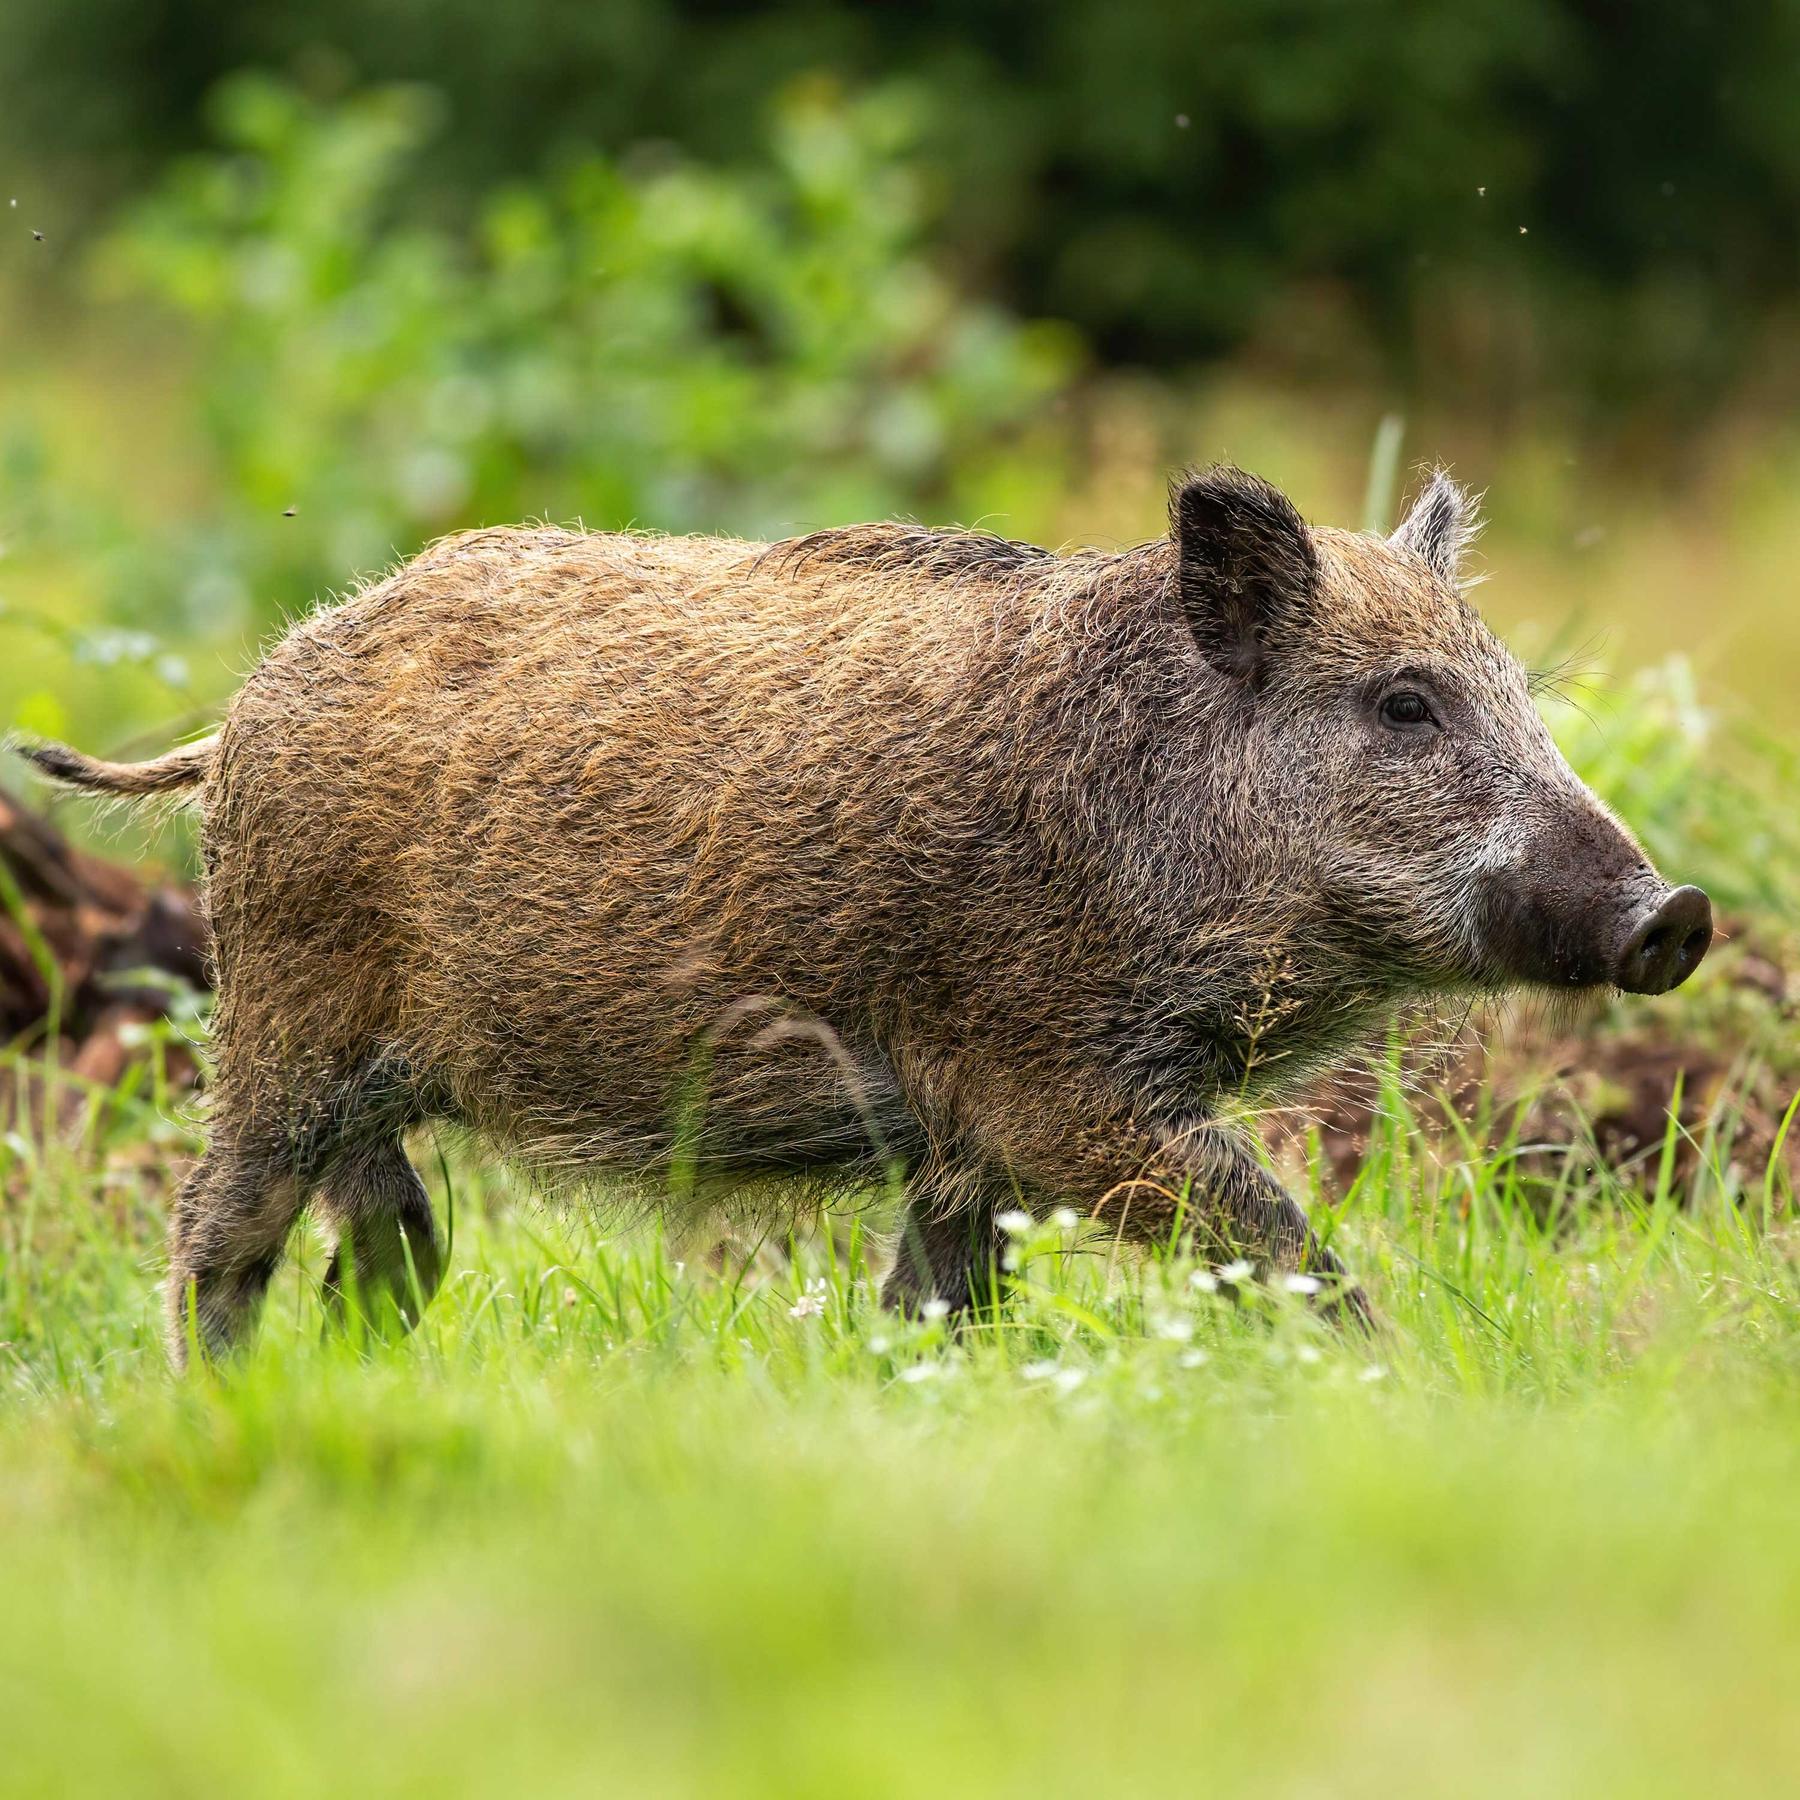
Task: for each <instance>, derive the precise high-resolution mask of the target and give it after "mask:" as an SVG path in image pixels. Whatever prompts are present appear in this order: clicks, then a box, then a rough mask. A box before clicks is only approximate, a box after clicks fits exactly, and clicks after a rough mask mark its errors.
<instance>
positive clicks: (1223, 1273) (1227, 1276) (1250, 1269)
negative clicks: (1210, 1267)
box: [1219, 1256, 1256, 1281]
mask: <svg viewBox="0 0 1800 1800" xmlns="http://www.w3.org/2000/svg"><path fill="white" fill-rule="evenodd" d="M1255 1273H1256V1264H1255V1263H1253V1262H1246V1261H1245V1259H1244V1258H1243V1257H1241V1256H1240V1257H1238V1258H1237V1259H1236V1261H1234V1262H1228V1263H1227V1264H1226V1265H1225V1266H1224V1268H1222V1269H1221V1270H1220V1271H1219V1279H1220V1280H1221V1281H1248V1280H1249V1279H1250V1277H1251V1276H1252V1275H1254V1274H1255Z"/></svg>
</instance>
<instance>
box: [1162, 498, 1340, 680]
mask: <svg viewBox="0 0 1800 1800" xmlns="http://www.w3.org/2000/svg"><path fill="white" fill-rule="evenodd" d="M1169 531H1170V535H1171V536H1172V537H1173V538H1174V540H1175V549H1176V554H1177V559H1178V566H1179V570H1180V588H1181V604H1182V608H1183V610H1184V611H1185V612H1186V614H1187V619H1188V624H1189V625H1190V626H1191V627H1192V628H1193V633H1194V638H1195V641H1196V642H1197V643H1198V644H1199V646H1200V649H1201V652H1202V654H1203V655H1204V656H1205V657H1206V659H1207V661H1209V662H1210V663H1211V664H1212V665H1213V666H1214V667H1215V668H1216V669H1218V670H1219V671H1220V672H1221V673H1222V674H1226V675H1230V676H1232V677H1234V678H1235V679H1237V680H1240V681H1247V682H1249V683H1250V684H1251V685H1252V686H1254V685H1255V684H1257V683H1258V682H1260V681H1261V680H1262V678H1263V676H1264V674H1265V673H1266V672H1267V663H1268V659H1269V656H1270V653H1271V651H1272V649H1274V648H1275V646H1276V645H1277V643H1278V641H1279V639H1280V636H1281V634H1282V632H1283V630H1284V629H1288V630H1291V629H1293V628H1295V627H1297V626H1298V625H1300V624H1301V623H1302V622H1303V621H1304V620H1305V619H1306V617H1307V616H1308V615H1309V614H1310V612H1311V610H1312V598H1313V589H1314V585H1315V584H1316V582H1317V580H1318V575H1319V562H1318V557H1317V555H1316V554H1315V552H1314V550H1313V541H1312V536H1311V534H1310V533H1309V532H1308V531H1307V529H1306V522H1305V520H1303V519H1302V518H1301V517H1300V515H1299V513H1297V512H1296V511H1295V510H1294V503H1293V502H1292V501H1291V500H1289V499H1288V497H1287V495H1285V494H1284V493H1282V492H1281V491H1280V489H1278V488H1273V487H1271V486H1270V485H1269V484H1268V483H1267V482H1266V481H1261V480H1259V479H1258V478H1257V477H1256V476H1254V475H1246V474H1245V473H1244V471H1243V470H1242V469H1233V468H1229V467H1226V466H1224V465H1220V466H1219V467H1217V468H1212V469H1206V470H1202V471H1199V472H1197V473H1196V472H1190V473H1188V474H1186V475H1183V476H1181V477H1179V478H1178V479H1177V480H1176V481H1175V482H1174V483H1173V484H1172V485H1171V487H1170V489H1169Z"/></svg>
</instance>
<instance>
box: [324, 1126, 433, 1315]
mask: <svg viewBox="0 0 1800 1800" xmlns="http://www.w3.org/2000/svg"><path fill="white" fill-rule="evenodd" d="M318 1205H319V1209H320V1210H321V1211H322V1212H323V1213H325V1214H326V1215H327V1217H328V1218H329V1219H330V1220H331V1223H332V1225H333V1226H334V1227H335V1229H336V1231H337V1234H338V1241H337V1246H336V1248H335V1249H334V1250H333V1251H332V1254H331V1265H330V1267H329V1268H328V1269H327V1270H326V1271H325V1284H324V1294H325V1303H326V1306H327V1307H328V1308H329V1310H330V1312H331V1314H332V1316H333V1317H334V1318H336V1319H338V1320H339V1321H342V1320H343V1318H344V1317H345V1315H346V1313H347V1311H348V1310H349V1308H351V1307H352V1306H354V1308H355V1310H356V1312H357V1313H358V1315H359V1316H360V1317H361V1318H362V1320H363V1322H364V1324H365V1325H367V1326H368V1327H369V1328H370V1329H372V1330H374V1331H375V1332H377V1333H379V1334H380V1335H382V1336H388V1335H390V1334H397V1333H399V1332H405V1331H408V1330H410V1329H411V1328H412V1327H413V1326H414V1325H416V1324H417V1323H418V1322H419V1316H420V1314H421V1313H422V1312H423V1310H424V1307H425V1303H426V1302H427V1301H428V1300H429V1299H430V1298H431V1296H432V1293H433V1291H434V1290H435V1289H436V1287H437V1284H438V1279H439V1277H440V1276H441V1274H442V1273H443V1251H442V1248H441V1246H440V1245H439V1242H438V1234H437V1221H436V1220H435V1219H434V1218H433V1217H432V1213H431V1201H430V1199H429V1197H428V1196H427V1195H426V1192H425V1184H424V1183H423V1182H422V1181H420V1179H419V1177H418V1174H417V1173H416V1172H415V1170H414V1169H413V1166H412V1164H411V1163H410V1162H408V1161H407V1160H406V1152H405V1151H404V1150H403V1149H402V1148H401V1147H400V1141H399V1139H398V1138H390V1139H388V1140H387V1141H386V1142H384V1143H380V1144H374V1145H370V1146H366V1147H363V1148H359V1149H356V1150H354V1151H350V1152H347V1153H346V1154H345V1156H344V1158H343V1160H342V1161H341V1162H339V1163H338V1164H337V1166H336V1167H335V1168H333V1169H332V1171H331V1172H330V1173H329V1174H328V1175H327V1176H326V1177H325V1181H324V1184H323V1186H322V1187H321V1189H320V1191H319V1198H318ZM346 1251H348V1252H349V1255H348V1257H346V1254H345V1252H346Z"/></svg>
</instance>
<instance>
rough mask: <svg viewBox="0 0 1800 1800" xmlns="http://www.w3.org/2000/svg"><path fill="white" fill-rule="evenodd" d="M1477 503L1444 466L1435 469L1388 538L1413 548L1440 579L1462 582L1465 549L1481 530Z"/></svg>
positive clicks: (1456, 582) (1458, 584)
mask: <svg viewBox="0 0 1800 1800" xmlns="http://www.w3.org/2000/svg"><path fill="white" fill-rule="evenodd" d="M1477 510H1478V509H1477V503H1476V501H1475V500H1474V499H1472V498H1471V497H1470V496H1469V495H1468V494H1466V493H1465V492H1464V491H1463V490H1462V489H1461V488H1459V487H1458V486H1457V485H1456V483H1455V482H1454V481H1452V480H1451V479H1450V477H1449V476H1448V475H1446V474H1445V473H1444V471H1443V470H1442V469H1434V470H1433V471H1432V474H1431V480H1430V481H1429V482H1428V483H1427V484H1426V486H1425V489H1424V491H1423V492H1422V493H1421V494H1420V495H1419V497H1418V499H1417V500H1415V501H1414V502H1413V509H1412V511H1411V512H1409V513H1408V514H1407V515H1406V518H1405V520H1404V522H1403V523H1402V524H1401V525H1400V527H1399V528H1398V529H1397V530H1396V531H1395V533H1394V535H1393V536H1392V537H1391V538H1390V539H1389V540H1388V541H1389V543H1392V544H1398V545H1399V546H1400V548H1401V549H1402V550H1410V551H1411V552H1412V553H1413V555H1415V556H1416V557H1418V558H1419V559H1420V560H1421V561H1422V562H1423V563H1424V564H1425V566H1426V567H1427V568H1428V569H1430V570H1431V572H1432V574H1434V575H1435V576H1436V577H1437V578H1438V580H1440V581H1447V582H1449V584H1450V585H1451V586H1452V587H1458V586H1460V585H1461V584H1462V580H1463V574H1462V561H1463V553H1464V552H1465V551H1466V550H1467V549H1468V547H1469V546H1470V544H1472V543H1473V542H1474V541H1475V538H1476V536H1477V534H1478V533H1479V532H1480V530H1481V520H1480V518H1479V517H1478V516H1477Z"/></svg>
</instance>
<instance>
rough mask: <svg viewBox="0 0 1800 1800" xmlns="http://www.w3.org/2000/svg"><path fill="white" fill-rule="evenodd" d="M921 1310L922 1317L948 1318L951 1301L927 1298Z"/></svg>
mask: <svg viewBox="0 0 1800 1800" xmlns="http://www.w3.org/2000/svg"><path fill="white" fill-rule="evenodd" d="M919 1312H920V1315H921V1316H922V1317H924V1318H926V1319H930V1320H933V1321H936V1320H938V1319H947V1318H949V1316H950V1302H949V1301H948V1300H938V1299H935V1298H933V1299H930V1300H927V1301H926V1302H925V1304H924V1305H923V1306H921V1307H920V1308H919Z"/></svg>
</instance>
